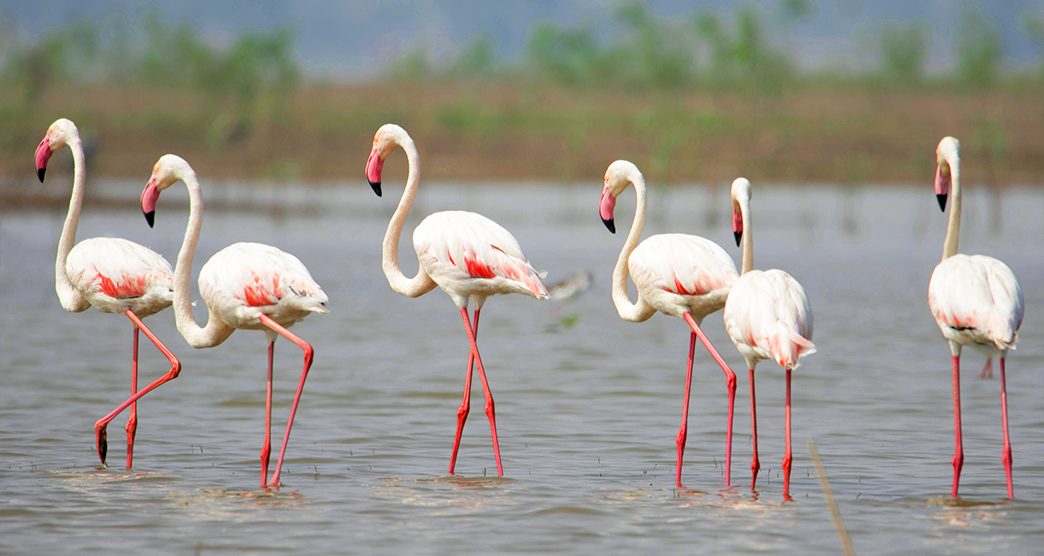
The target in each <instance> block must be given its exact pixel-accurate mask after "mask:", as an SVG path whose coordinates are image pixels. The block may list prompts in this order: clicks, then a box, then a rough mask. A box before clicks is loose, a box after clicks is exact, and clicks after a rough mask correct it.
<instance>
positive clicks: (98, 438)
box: [94, 423, 109, 467]
mask: <svg viewBox="0 0 1044 556" xmlns="http://www.w3.org/2000/svg"><path fill="white" fill-rule="evenodd" d="M105 429H106V424H102V423H99V424H96V425H95V426H94V436H95V443H96V444H97V446H98V459H99V460H101V464H102V467H108V466H109V465H108V464H106V463H105V456H106V454H108V453H109V440H108V436H109V435H108V433H107V432H106V430H105Z"/></svg>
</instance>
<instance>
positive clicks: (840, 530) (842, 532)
mask: <svg viewBox="0 0 1044 556" xmlns="http://www.w3.org/2000/svg"><path fill="white" fill-rule="evenodd" d="M806 446H808V451H809V452H810V453H811V455H812V461H814V462H816V473H817V474H818V475H819V484H820V485H822V487H823V496H824V497H825V498H826V502H827V507H829V508H830V515H831V516H832V517H833V518H834V526H835V527H837V534H838V535H839V536H840V537H841V547H842V548H844V549H845V556H855V549H854V548H852V539H851V538H849V536H848V530H847V529H845V524H844V523H842V522H841V510H840V509H838V507H837V501H836V500H834V493H833V492H832V491H831V490H830V481H829V480H827V475H826V469H825V468H824V467H823V460H822V459H820V457H819V450H817V449H816V443H815V442H812V441H811V440H809V441H808V442H807V443H806Z"/></svg>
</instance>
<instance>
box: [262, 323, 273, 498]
mask: <svg viewBox="0 0 1044 556" xmlns="http://www.w3.org/2000/svg"><path fill="white" fill-rule="evenodd" d="M274 358H275V339H274V338H273V339H272V341H271V342H268V387H267V388H265V442H264V444H262V445H261V488H265V485H266V484H267V481H268V461H269V456H270V455H272V360H273V359H274Z"/></svg>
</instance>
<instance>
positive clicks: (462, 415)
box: [449, 309, 480, 475]
mask: <svg viewBox="0 0 1044 556" xmlns="http://www.w3.org/2000/svg"><path fill="white" fill-rule="evenodd" d="M479 311H480V309H475V319H474V320H475V323H474V325H472V328H473V329H474V330H475V339H478V323H479ZM465 314H466V313H465ZM474 366H475V354H474V352H472V351H471V349H468V374H467V375H466V376H465V377H464V397H463V398H462V399H461V401H460V407H458V408H457V434H456V436H454V437H453V453H452V454H450V463H449V473H450V475H452V474H453V470H454V469H455V468H456V466H457V450H458V449H460V436H461V434H462V433H463V432H464V422H465V421H467V420H468V413H470V412H471V373H472V371H473V369H474Z"/></svg>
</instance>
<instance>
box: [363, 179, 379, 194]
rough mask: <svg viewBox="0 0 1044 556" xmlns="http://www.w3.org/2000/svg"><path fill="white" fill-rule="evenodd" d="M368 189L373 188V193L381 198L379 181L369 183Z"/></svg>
mask: <svg viewBox="0 0 1044 556" xmlns="http://www.w3.org/2000/svg"><path fill="white" fill-rule="evenodd" d="M366 181H370V180H366ZM370 187H371V188H373V192H374V193H376V194H377V196H378V197H380V196H381V182H379V181H370Z"/></svg>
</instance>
